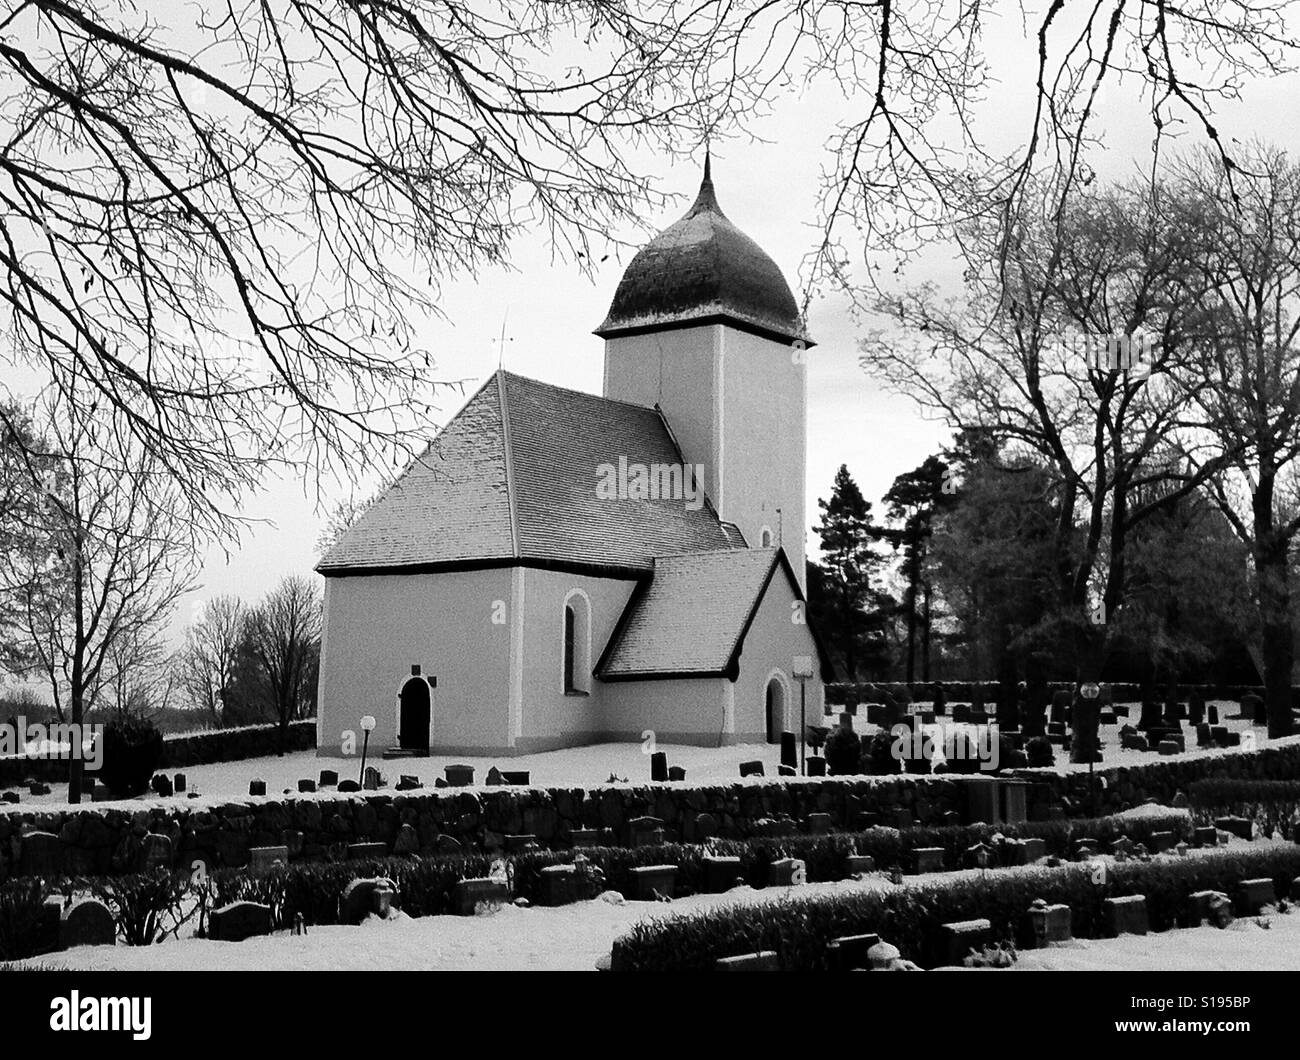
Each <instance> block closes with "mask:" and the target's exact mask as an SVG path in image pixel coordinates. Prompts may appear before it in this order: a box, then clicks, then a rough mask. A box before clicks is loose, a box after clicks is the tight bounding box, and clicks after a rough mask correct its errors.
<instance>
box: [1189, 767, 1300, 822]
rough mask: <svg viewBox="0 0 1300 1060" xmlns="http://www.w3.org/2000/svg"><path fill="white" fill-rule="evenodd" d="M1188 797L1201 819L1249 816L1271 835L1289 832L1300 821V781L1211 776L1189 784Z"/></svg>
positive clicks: (1210, 819) (1249, 818)
mask: <svg viewBox="0 0 1300 1060" xmlns="http://www.w3.org/2000/svg"><path fill="white" fill-rule="evenodd" d="M1187 797H1188V799H1189V800H1190V801H1191V804H1192V808H1193V810H1194V811H1195V813H1196V816H1197V818H1198V820H1201V821H1205V822H1209V821H1212V820H1213V819H1214V818H1216V817H1227V816H1234V817H1245V818H1247V819H1248V820H1251V821H1255V822H1256V823H1257V824H1258V825H1259V826H1260V830H1261V831H1262V832H1263V833H1264V834H1265V835H1268V834H1269V833H1270V832H1272V831H1273V830H1274V829H1277V830H1278V831H1281V832H1284V833H1286V832H1289V831H1290V830H1291V829H1292V828H1293V827H1295V826H1296V825H1297V824H1300V780H1248V779H1237V778H1232V777H1209V778H1206V779H1204V780H1195V781H1193V782H1192V783H1191V784H1189V785H1188V786H1187Z"/></svg>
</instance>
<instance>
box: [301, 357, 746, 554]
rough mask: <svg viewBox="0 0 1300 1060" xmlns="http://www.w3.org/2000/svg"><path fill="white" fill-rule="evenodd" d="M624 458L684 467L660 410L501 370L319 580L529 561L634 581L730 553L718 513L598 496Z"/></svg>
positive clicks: (348, 535)
mask: <svg viewBox="0 0 1300 1060" xmlns="http://www.w3.org/2000/svg"><path fill="white" fill-rule="evenodd" d="M620 457H623V458H625V459H626V460H627V462H628V464H629V465H632V464H643V465H646V466H649V465H653V464H681V462H682V455H681V453H680V451H679V450H678V448H677V444H676V442H675V441H674V440H673V437H672V434H671V433H670V432H669V430H668V427H667V425H666V424H665V422H664V419H663V417H662V415H661V414H660V413H659V412H658V411H657V410H656V409H650V408H644V407H642V406H639V405H632V404H628V403H626V402H622V401H612V400H610V399H608V398H601V397H596V396H594V395H592V394H586V393H582V392H581V391H576V390H567V389H565V388H563V387H558V386H551V385H549V384H547V383H540V382H537V381H536V380H533V379H526V378H524V377H523V376H518V375H514V374H512V373H510V372H504V371H498V372H497V373H495V374H494V375H493V376H492V377H491V378H489V379H488V381H487V382H486V383H485V384H484V385H483V386H482V388H480V389H479V391H478V392H477V393H476V394H475V395H474V396H473V397H472V398H470V400H469V401H468V402H467V403H466V405H465V407H464V408H463V409H462V410H461V411H460V412H459V413H458V414H457V415H456V416H455V417H454V418H453V419H452V421H451V422H450V423H449V424H447V426H446V427H445V428H444V429H443V431H442V432H441V433H440V434H439V435H438V437H437V438H436V439H435V440H434V441H433V443H432V444H431V445H430V446H429V447H428V449H427V450H426V451H425V452H424V453H423V454H422V455H421V456H420V457H419V458H418V459H417V460H415V461H413V462H412V464H411V465H410V466H409V467H408V468H407V469H406V471H405V472H404V473H403V474H402V476H401V478H400V479H398V481H397V482H396V483H395V484H394V485H393V486H392V487H391V488H390V489H389V490H388V491H387V492H386V493H384V494H383V496H382V497H380V499H379V500H378V501H376V502H375V504H374V505H373V506H372V507H371V508H370V509H369V510H368V511H367V512H366V513H365V514H364V515H362V516H361V517H360V518H359V519H358V520H357V521H356V522H355V523H353V525H352V526H351V527H349V528H348V529H347V530H346V531H344V533H343V534H342V535H341V536H340V537H339V539H338V541H337V542H336V543H335V544H334V546H333V547H332V548H331V549H330V550H329V552H328V553H327V554H326V555H325V557H324V559H322V560H321V562H320V564H319V565H318V566H317V568H316V569H317V570H318V571H320V572H321V573H322V574H325V575H327V576H328V575H342V574H356V573H372V572H380V571H383V570H395V569H406V570H412V569H449V568H453V569H454V568H457V567H473V566H493V565H510V564H512V563H516V562H519V563H525V564H529V565H540V566H555V567H560V568H566V567H567V568H572V569H602V570H610V571H612V572H628V573H632V574H637V573H642V572H646V571H649V570H650V569H651V566H652V562H653V557H654V556H656V555H663V554H669V553H681V552H695V551H707V550H718V549H727V548H729V547H731V545H732V543H733V542H732V539H731V538H730V537H729V535H728V534H727V532H726V530H725V529H724V527H723V525H722V524H721V523H720V522H719V520H718V517H717V514H716V513H715V512H714V510H713V508H712V506H711V505H710V504H708V503H707V502H705V503H704V504H703V506H701V507H699V508H697V509H695V510H692V509H691V508H690V507H688V506H687V505H686V504H685V503H684V502H683V500H681V499H672V498H662V499H655V500H640V499H634V498H602V497H600V496H599V495H598V493H597V483H598V480H599V468H600V467H601V465H603V464H610V465H617V464H618V461H619V458H620ZM704 486H705V488H707V486H708V482H707V480H706V481H705V483H704Z"/></svg>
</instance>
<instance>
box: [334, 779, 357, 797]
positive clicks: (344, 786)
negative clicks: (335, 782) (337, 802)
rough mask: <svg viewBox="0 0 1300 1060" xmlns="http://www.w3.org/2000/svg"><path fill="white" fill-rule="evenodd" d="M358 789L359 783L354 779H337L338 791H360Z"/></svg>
mask: <svg viewBox="0 0 1300 1060" xmlns="http://www.w3.org/2000/svg"><path fill="white" fill-rule="evenodd" d="M360 790H361V785H360V784H358V783H357V782H356V781H355V780H340V781H339V791H340V792H343V793H344V794H349V793H351V792H354V791H360Z"/></svg>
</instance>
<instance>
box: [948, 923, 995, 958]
mask: <svg viewBox="0 0 1300 1060" xmlns="http://www.w3.org/2000/svg"><path fill="white" fill-rule="evenodd" d="M992 941H993V924H992V922H991V921H989V920H985V919H983V918H981V919H979V920H958V921H954V922H953V923H950V924H943V925H941V926H940V928H939V945H940V953H941V954H942V955H943V958H944V960H943V963H944V964H961V963H962V962H963V961H964V960H965V959H966V957H967V956H968V955H969V954H970V953H971V951H974V952H976V953H978V952H979V951H980V950H982V949H984V948H985V947H986V946H988V945H989V944H990V943H991V942H992Z"/></svg>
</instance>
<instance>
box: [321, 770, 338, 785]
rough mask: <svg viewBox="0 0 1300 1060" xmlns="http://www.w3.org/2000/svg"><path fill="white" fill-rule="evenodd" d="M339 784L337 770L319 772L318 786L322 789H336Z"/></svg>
mask: <svg viewBox="0 0 1300 1060" xmlns="http://www.w3.org/2000/svg"><path fill="white" fill-rule="evenodd" d="M338 783H339V774H338V770H335V769H322V770H321V771H320V786H321V787H322V788H336V787H338Z"/></svg>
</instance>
